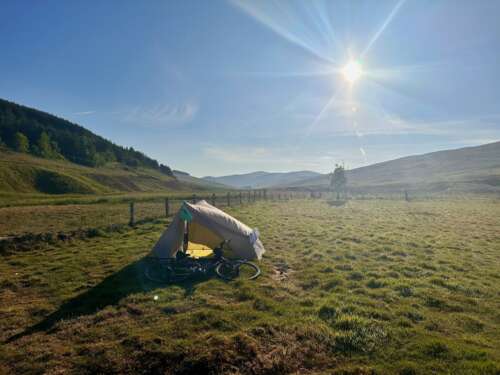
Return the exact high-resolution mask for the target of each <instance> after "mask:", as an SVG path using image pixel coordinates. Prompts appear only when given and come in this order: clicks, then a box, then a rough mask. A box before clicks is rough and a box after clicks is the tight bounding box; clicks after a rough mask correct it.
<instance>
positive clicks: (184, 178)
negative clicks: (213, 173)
mask: <svg viewBox="0 0 500 375" xmlns="http://www.w3.org/2000/svg"><path fill="white" fill-rule="evenodd" d="M173 173H174V176H175V178H177V180H179V181H180V182H184V183H187V184H191V185H193V186H194V187H200V188H204V189H225V190H228V189H232V187H231V186H228V185H224V184H220V183H218V182H213V181H210V180H205V179H203V178H198V177H194V176H191V175H190V174H189V173H187V172H184V171H178V170H174V171H173Z"/></svg>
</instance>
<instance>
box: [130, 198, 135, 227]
mask: <svg viewBox="0 0 500 375" xmlns="http://www.w3.org/2000/svg"><path fill="white" fill-rule="evenodd" d="M134 214H135V209H134V202H130V220H129V222H128V225H130V226H131V227H132V226H134V224H135V217H134Z"/></svg>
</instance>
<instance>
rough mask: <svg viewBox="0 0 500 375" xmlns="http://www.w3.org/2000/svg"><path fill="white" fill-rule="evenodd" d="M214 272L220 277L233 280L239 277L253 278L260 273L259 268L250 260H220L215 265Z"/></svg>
mask: <svg viewBox="0 0 500 375" xmlns="http://www.w3.org/2000/svg"><path fill="white" fill-rule="evenodd" d="M215 273H216V274H217V276H219V277H220V278H221V279H224V280H228V281H230V280H234V279H236V278H237V277H241V278H243V279H246V280H254V279H256V278H257V277H259V275H260V268H259V267H258V266H257V265H256V264H254V263H251V262H246V261H236V262H221V263H219V264H218V265H217V267H215Z"/></svg>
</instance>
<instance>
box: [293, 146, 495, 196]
mask: <svg viewBox="0 0 500 375" xmlns="http://www.w3.org/2000/svg"><path fill="white" fill-rule="evenodd" d="M347 178H348V184H349V189H350V190H351V191H353V192H361V193H395V192H401V191H402V190H409V191H413V192H425V193H454V192H457V193H500V142H495V143H489V144H485V145H481V146H475V147H466V148H460V149H456V150H446V151H437V152H432V153H428V154H423V155H416V156H407V157H404V158H400V159H395V160H390V161H386V162H383V163H377V164H373V165H369V166H366V167H361V168H356V169H353V170H350V171H347ZM328 185H329V175H321V176H317V177H314V178H310V179H304V180H302V181H298V182H295V183H292V184H288V185H287V186H288V187H303V188H305V187H307V188H326V187H328Z"/></svg>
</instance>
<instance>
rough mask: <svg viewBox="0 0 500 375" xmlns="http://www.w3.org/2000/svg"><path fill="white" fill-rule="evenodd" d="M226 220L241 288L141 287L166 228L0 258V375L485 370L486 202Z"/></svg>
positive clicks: (495, 310) (310, 210)
mask: <svg viewBox="0 0 500 375" xmlns="http://www.w3.org/2000/svg"><path fill="white" fill-rule="evenodd" d="M228 212H230V213H231V214H233V215H234V216H236V217H237V218H239V219H241V220H242V221H243V222H246V223H248V224H249V225H251V226H252V227H258V228H259V230H260V232H261V237H262V241H263V243H264V245H265V246H266V249H267V253H266V254H265V256H264V259H263V261H262V262H261V267H262V269H263V276H262V277H260V278H259V279H257V280H255V281H237V282H230V283H225V282H222V281H220V280H218V279H209V280H197V281H192V282H189V283H184V284H178V285H168V286H159V285H155V284H151V283H149V282H147V281H146V280H145V279H144V277H143V272H142V271H143V266H144V263H143V260H142V258H143V257H144V255H146V254H147V252H148V250H149V249H150V248H151V247H152V245H153V244H154V242H155V241H156V240H157V238H158V237H159V235H160V233H161V231H162V230H163V228H164V227H165V224H166V221H165V220H159V221H156V222H151V223H146V224H142V225H139V226H138V227H136V228H134V229H129V228H126V227H124V228H121V229H120V231H117V232H111V233H107V232H102V233H101V234H100V235H99V236H97V237H93V238H87V239H75V240H72V241H67V242H62V241H61V242H56V243H55V244H52V245H47V246H46V247H44V248H40V249H35V250H33V251H28V252H19V253H13V254H8V255H4V256H2V257H1V258H0V285H1V289H0V340H1V341H2V342H4V344H3V345H1V344H0V345H1V346H0V373H1V372H2V370H3V372H6V373H42V372H48V373H56V372H61V373H64V372H70V373H79V374H80V373H113V372H114V373H164V372H166V373H187V372H190V373H192V372H194V373H221V372H222V373H238V372H239V373H289V372H301V373H308V372H310V373H339V374H340V373H343V374H354V373H356V374H364V373H366V374H369V373H381V374H386V373H388V374H429V373H453V374H498V373H500V349H499V346H498V343H499V342H500V298H499V297H500V274H499V269H500V230H499V227H500V221H499V217H500V202H499V201H493V200H491V201H488V200H470V201H425V202H410V203H406V202H402V201H389V200H385V201H375V200H373V201H351V202H349V203H348V204H347V205H345V206H343V207H331V206H330V205H328V204H327V203H326V202H324V201H322V200H303V201H300V200H295V201H290V202H259V203H255V204H251V205H244V206H240V207H232V208H228ZM155 296H157V297H158V298H157V299H155V298H154V297H155ZM6 340H7V341H6Z"/></svg>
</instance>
